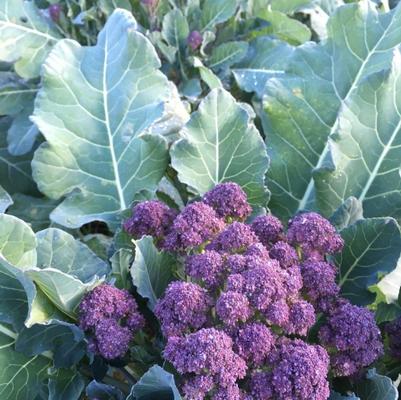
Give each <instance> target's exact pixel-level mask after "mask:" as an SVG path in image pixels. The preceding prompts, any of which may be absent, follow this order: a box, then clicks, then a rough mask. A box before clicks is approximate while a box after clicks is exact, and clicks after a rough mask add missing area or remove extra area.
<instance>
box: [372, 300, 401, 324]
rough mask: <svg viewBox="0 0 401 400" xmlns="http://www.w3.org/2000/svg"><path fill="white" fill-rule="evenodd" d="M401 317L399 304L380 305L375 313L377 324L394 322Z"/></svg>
mask: <svg viewBox="0 0 401 400" xmlns="http://www.w3.org/2000/svg"><path fill="white" fill-rule="evenodd" d="M400 316H401V306H400V305H399V304H395V303H391V304H387V303H379V304H378V305H377V309H376V311H375V318H376V323H378V324H382V323H383V322H389V321H394V320H395V319H397V318H399V317H400Z"/></svg>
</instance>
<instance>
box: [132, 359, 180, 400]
mask: <svg viewBox="0 0 401 400" xmlns="http://www.w3.org/2000/svg"><path fill="white" fill-rule="evenodd" d="M156 398H157V399H158V400H171V399H173V400H181V399H182V397H181V396H180V393H179V391H178V389H177V386H176V384H175V381H174V376H173V375H172V374H170V373H168V372H167V371H165V370H164V369H163V368H161V367H159V366H158V365H154V366H153V367H152V368H150V369H149V371H148V372H146V373H145V375H143V376H142V378H141V379H140V380H139V381H138V382H137V383H136V384H135V385H134V386H133V387H132V390H131V394H130V395H129V396H128V398H127V400H133V399H135V400H152V399H156Z"/></svg>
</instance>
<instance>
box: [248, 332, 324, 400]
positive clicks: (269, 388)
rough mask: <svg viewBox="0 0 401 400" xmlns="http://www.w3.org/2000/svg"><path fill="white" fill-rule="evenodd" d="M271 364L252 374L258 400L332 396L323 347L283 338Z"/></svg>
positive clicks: (273, 353) (253, 392)
mask: <svg viewBox="0 0 401 400" xmlns="http://www.w3.org/2000/svg"><path fill="white" fill-rule="evenodd" d="M269 367H270V368H269V371H267V372H265V371H258V372H255V373H254V375H253V376H252V379H251V391H252V395H253V398H254V399H255V400H266V399H272V400H273V399H280V400H287V399H300V400H311V399H313V400H326V399H328V398H329V396H330V389H329V384H328V381H327V379H326V376H327V374H328V371H329V357H328V355H327V352H326V350H325V349H324V348H323V347H321V346H317V345H309V344H307V343H305V342H304V341H302V340H299V339H295V340H291V339H287V338H281V339H279V340H278V341H277V342H276V346H275V348H274V350H273V351H272V352H271V353H270V354H269Z"/></svg>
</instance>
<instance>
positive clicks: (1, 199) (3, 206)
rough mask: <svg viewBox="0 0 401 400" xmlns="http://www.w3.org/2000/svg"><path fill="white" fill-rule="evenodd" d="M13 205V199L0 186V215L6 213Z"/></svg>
mask: <svg viewBox="0 0 401 400" xmlns="http://www.w3.org/2000/svg"><path fill="white" fill-rule="evenodd" d="M12 204H13V199H12V198H11V196H10V195H9V194H8V193H7V192H6V191H5V190H4V189H3V188H2V187H1V186H0V213H4V212H6V210H7V208H9V207H10V206H11V205H12Z"/></svg>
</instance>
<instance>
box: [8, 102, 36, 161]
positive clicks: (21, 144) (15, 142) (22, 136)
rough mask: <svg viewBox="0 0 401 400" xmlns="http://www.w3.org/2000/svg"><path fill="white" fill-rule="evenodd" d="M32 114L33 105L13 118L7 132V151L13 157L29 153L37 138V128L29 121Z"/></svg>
mask: <svg viewBox="0 0 401 400" xmlns="http://www.w3.org/2000/svg"><path fill="white" fill-rule="evenodd" d="M32 112H33V104H32V105H31V107H26V108H25V109H24V110H23V111H22V112H21V113H20V114H19V115H17V116H16V117H14V119H13V122H12V124H11V126H10V129H9V130H8V135H7V141H8V151H9V152H10V154H12V155H14V156H22V155H24V154H27V153H29V152H30V151H31V150H32V148H33V146H34V144H35V142H36V140H37V138H38V135H39V131H38V128H37V127H36V126H35V125H34V124H32V122H31V120H30V119H29V117H30V116H31V114H32Z"/></svg>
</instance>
